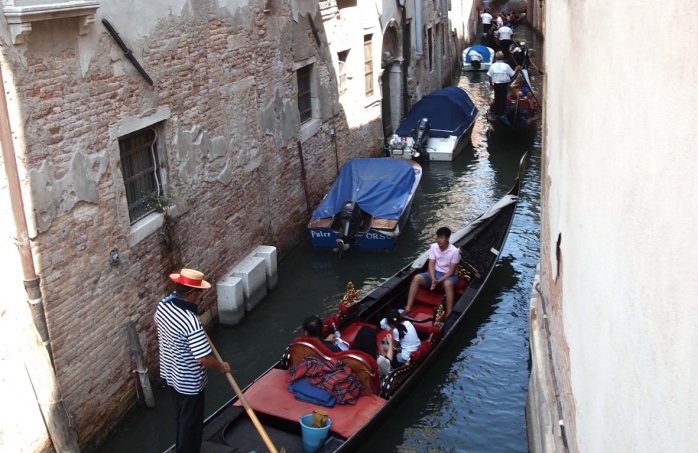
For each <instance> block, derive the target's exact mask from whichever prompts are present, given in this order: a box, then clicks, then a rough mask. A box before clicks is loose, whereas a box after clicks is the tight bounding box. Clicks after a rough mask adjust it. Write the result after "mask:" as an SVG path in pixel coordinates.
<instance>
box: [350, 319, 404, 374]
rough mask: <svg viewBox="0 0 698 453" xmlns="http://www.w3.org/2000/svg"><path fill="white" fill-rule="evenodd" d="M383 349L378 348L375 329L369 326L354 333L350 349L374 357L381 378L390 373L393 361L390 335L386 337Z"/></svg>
mask: <svg viewBox="0 0 698 453" xmlns="http://www.w3.org/2000/svg"><path fill="white" fill-rule="evenodd" d="M385 338H386V344H385V347H383V348H381V349H379V348H378V335H377V332H376V329H373V328H371V327H369V326H363V327H361V328H360V329H359V331H358V332H357V333H356V337H355V338H354V342H353V343H352V345H351V349H356V350H358V351H363V352H365V353H366V354H368V355H370V356H371V357H374V358H375V359H376V363H377V364H378V372H379V373H380V375H381V376H385V375H387V374H388V373H390V371H391V368H392V367H391V362H392V361H393V359H394V357H393V337H392V335H391V334H388V335H386V337H385Z"/></svg>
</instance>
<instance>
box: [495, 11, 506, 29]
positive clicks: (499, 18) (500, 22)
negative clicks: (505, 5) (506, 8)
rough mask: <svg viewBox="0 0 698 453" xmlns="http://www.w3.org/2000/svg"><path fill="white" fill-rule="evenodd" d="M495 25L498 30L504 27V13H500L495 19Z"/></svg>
mask: <svg viewBox="0 0 698 453" xmlns="http://www.w3.org/2000/svg"><path fill="white" fill-rule="evenodd" d="M495 23H496V24H497V28H499V27H501V26H503V25H504V14H503V13H499V14H498V15H497V18H496V19H495Z"/></svg>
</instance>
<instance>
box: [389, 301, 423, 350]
mask: <svg viewBox="0 0 698 453" xmlns="http://www.w3.org/2000/svg"><path fill="white" fill-rule="evenodd" d="M385 321H386V323H387V324H388V326H390V327H391V328H392V329H393V338H394V339H395V340H397V341H398V342H399V343H400V351H399V352H398V354H397V357H396V359H397V362H398V363H405V362H407V361H408V360H409V359H410V354H412V353H413V352H414V351H416V350H417V348H419V344H420V343H421V341H420V339H419V335H417V330H416V329H415V328H414V326H413V325H412V323H411V322H409V321H408V320H406V319H404V318H403V317H402V314H401V313H400V312H399V311H397V310H391V311H390V312H389V313H388V316H387V317H386V318H385Z"/></svg>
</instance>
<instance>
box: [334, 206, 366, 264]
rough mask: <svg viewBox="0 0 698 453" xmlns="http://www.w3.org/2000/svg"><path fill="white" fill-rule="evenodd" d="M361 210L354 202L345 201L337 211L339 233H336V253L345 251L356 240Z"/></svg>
mask: <svg viewBox="0 0 698 453" xmlns="http://www.w3.org/2000/svg"><path fill="white" fill-rule="evenodd" d="M362 223H363V222H362V217H361V208H359V205H358V204H356V202H355V201H347V202H345V203H344V206H342V209H341V211H339V231H337V235H338V236H339V237H338V238H337V251H339V252H340V253H341V252H342V251H344V250H347V249H348V248H349V246H350V245H351V244H353V243H354V241H355V240H356V233H357V232H358V231H359V230H360V229H361V224H362Z"/></svg>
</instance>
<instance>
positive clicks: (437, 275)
mask: <svg viewBox="0 0 698 453" xmlns="http://www.w3.org/2000/svg"><path fill="white" fill-rule="evenodd" d="M450 237H451V230H449V229H448V228H446V227H441V228H439V229H438V230H436V242H435V243H434V244H431V247H429V264H428V268H427V269H428V271H427V272H422V273H421V274H417V275H415V276H414V278H413V279H412V283H411V284H410V292H409V294H408V296H407V306H406V307H405V314H406V315H407V314H409V313H410V312H411V311H412V305H414V299H415V298H416V297H417V292H418V291H419V288H420V287H423V288H426V287H428V288H429V290H431V291H434V289H436V287H437V286H439V285H441V286H443V290H444V293H446V317H448V315H450V314H451V310H453V299H454V298H455V286H456V284H457V283H458V276H457V275H456V269H457V268H458V263H459V262H460V251H459V250H458V247H456V246H455V245H453V244H451V243H449V242H448V240H449V238H450Z"/></svg>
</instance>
